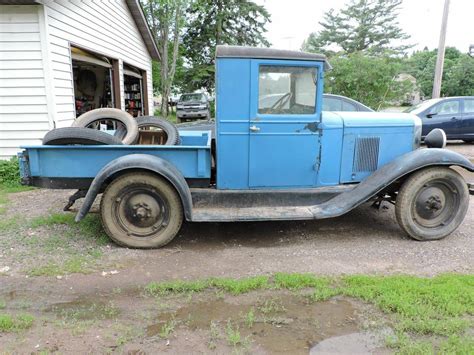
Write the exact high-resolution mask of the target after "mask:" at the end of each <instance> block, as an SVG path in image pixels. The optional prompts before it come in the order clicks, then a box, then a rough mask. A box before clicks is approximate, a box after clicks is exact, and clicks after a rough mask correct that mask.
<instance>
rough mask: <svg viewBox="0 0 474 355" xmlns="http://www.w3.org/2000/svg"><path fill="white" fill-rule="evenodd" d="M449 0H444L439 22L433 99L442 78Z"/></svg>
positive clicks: (438, 93) (435, 96)
mask: <svg viewBox="0 0 474 355" xmlns="http://www.w3.org/2000/svg"><path fill="white" fill-rule="evenodd" d="M448 12H449V0H444V10H443V21H442V22H441V32H440V34H439V44H438V56H437V58H436V69H435V75H434V83H433V93H432V95H431V97H432V98H433V99H435V98H438V97H440V95H441V80H442V79H443V66H444V49H445V44H444V43H445V41H446V29H447V27H448Z"/></svg>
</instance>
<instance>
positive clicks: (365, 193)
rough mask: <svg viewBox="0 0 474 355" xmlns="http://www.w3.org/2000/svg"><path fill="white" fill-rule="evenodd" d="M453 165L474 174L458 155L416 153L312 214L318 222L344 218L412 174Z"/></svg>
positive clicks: (435, 151)
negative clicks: (434, 167)
mask: <svg viewBox="0 0 474 355" xmlns="http://www.w3.org/2000/svg"><path fill="white" fill-rule="evenodd" d="M451 165H456V166H460V167H463V168H465V169H467V170H469V171H474V164H472V163H471V162H470V161H469V160H468V159H466V158H465V157H463V156H462V155H461V154H458V153H456V152H453V151H450V150H447V149H436V148H429V149H417V150H414V151H412V152H409V153H407V154H404V155H402V156H400V157H398V158H396V159H394V160H393V161H391V162H390V163H388V164H386V165H384V166H382V167H381V168H379V169H378V170H376V171H375V172H374V173H373V174H372V175H370V176H369V177H367V178H366V179H365V180H363V181H362V182H361V183H359V185H357V187H355V188H354V189H353V190H350V191H347V192H344V193H342V194H340V195H338V196H336V197H334V198H332V199H331V200H329V201H327V202H324V203H322V204H320V205H316V206H312V207H311V212H312V214H313V216H314V218H315V219H321V218H330V217H337V216H340V215H343V214H344V213H346V212H349V211H350V210H352V209H353V208H355V207H357V206H359V205H361V204H362V203H364V202H365V201H367V200H369V199H370V198H372V197H374V196H376V195H377V194H378V193H379V192H381V191H382V190H384V189H385V188H386V187H388V186H390V185H391V184H393V183H394V182H395V181H396V180H399V179H400V178H403V177H404V176H406V175H409V174H410V173H412V172H415V171H417V170H419V169H422V168H425V167H430V166H451Z"/></svg>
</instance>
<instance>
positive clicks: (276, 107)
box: [258, 65, 318, 115]
mask: <svg viewBox="0 0 474 355" xmlns="http://www.w3.org/2000/svg"><path fill="white" fill-rule="evenodd" d="M317 77H318V75H317V68H315V67H298V66H276V65H262V66H260V69H259V77H258V113H263V114H274V115H288V114H290V115H292V114H293V115H297V114H313V113H315V112H316V86H317V85H316V83H317Z"/></svg>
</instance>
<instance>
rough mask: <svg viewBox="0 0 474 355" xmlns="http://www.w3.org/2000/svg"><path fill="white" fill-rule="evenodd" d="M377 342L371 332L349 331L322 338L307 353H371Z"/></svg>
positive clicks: (320, 354)
mask: <svg viewBox="0 0 474 355" xmlns="http://www.w3.org/2000/svg"><path fill="white" fill-rule="evenodd" d="M379 342H380V341H379V339H377V337H376V336H375V335H373V334H369V333H351V334H346V335H340V336H335V337H331V338H328V339H324V340H323V341H321V342H320V343H318V344H316V345H315V346H313V347H312V348H311V350H310V352H309V354H310V355H316V354H318V355H325V354H327V355H329V354H371V353H372V352H373V350H374V349H376V348H377V347H378V346H379Z"/></svg>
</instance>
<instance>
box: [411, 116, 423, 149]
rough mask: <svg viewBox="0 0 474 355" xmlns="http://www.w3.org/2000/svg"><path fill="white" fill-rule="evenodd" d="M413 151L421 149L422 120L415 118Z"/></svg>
mask: <svg viewBox="0 0 474 355" xmlns="http://www.w3.org/2000/svg"><path fill="white" fill-rule="evenodd" d="M413 121H414V126H413V150H415V149H418V148H420V145H421V118H420V117H418V116H415V117H414V118H413Z"/></svg>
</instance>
